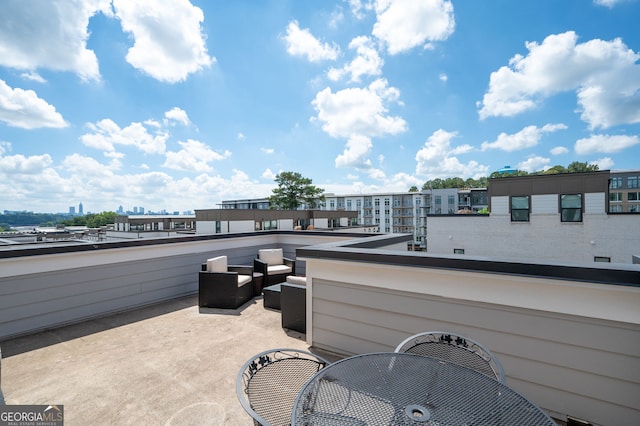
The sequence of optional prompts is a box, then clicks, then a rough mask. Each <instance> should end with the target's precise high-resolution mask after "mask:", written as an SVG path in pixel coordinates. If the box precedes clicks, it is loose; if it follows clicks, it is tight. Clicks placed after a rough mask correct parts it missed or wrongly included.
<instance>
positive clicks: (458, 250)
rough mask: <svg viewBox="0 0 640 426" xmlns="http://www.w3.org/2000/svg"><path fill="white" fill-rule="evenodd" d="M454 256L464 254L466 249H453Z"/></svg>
mask: <svg viewBox="0 0 640 426" xmlns="http://www.w3.org/2000/svg"><path fill="white" fill-rule="evenodd" d="M453 254H464V249H456V248H454V249H453Z"/></svg>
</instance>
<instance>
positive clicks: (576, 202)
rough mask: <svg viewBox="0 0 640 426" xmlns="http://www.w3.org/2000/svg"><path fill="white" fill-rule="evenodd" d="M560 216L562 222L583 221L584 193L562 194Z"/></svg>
mask: <svg viewBox="0 0 640 426" xmlns="http://www.w3.org/2000/svg"><path fill="white" fill-rule="evenodd" d="M560 218H561V219H560V220H561V221H562V222H582V194H565V195H561V196H560Z"/></svg>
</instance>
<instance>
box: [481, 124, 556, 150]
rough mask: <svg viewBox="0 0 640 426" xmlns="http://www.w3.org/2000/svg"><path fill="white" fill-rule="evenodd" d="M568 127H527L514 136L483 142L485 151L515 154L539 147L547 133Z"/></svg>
mask: <svg viewBox="0 0 640 426" xmlns="http://www.w3.org/2000/svg"><path fill="white" fill-rule="evenodd" d="M566 128H567V126H566V125H564V124H562V123H559V124H545V125H544V126H542V127H536V126H527V127H525V128H524V129H522V130H520V131H519V132H517V133H514V134H511V135H509V134H506V133H500V134H499V135H498V138H497V139H496V140H495V141H493V142H482V145H481V148H482V150H483V151H486V150H488V149H500V150H502V151H507V152H513V151H519V150H522V149H526V148H531V147H534V146H536V145H538V142H540V139H541V138H542V136H543V135H544V134H545V133H553V132H556V131H558V130H565V129H566Z"/></svg>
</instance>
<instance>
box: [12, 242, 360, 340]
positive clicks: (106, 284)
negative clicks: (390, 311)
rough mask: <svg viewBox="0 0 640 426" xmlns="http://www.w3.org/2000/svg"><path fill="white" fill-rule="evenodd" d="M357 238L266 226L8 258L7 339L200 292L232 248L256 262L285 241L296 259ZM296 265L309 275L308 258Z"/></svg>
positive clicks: (235, 257) (239, 259)
mask: <svg viewBox="0 0 640 426" xmlns="http://www.w3.org/2000/svg"><path fill="white" fill-rule="evenodd" d="M351 238H354V236H353V235H344V234H334V233H315V234H312V233H305V235H296V234H278V233H270V232H264V233H254V234H252V235H250V236H246V237H244V236H242V234H240V235H239V236H237V237H233V238H212V239H203V240H196V241H186V240H184V242H183V240H182V239H174V240H172V242H169V243H164V244H155V245H154V244H149V245H140V242H139V241H135V242H131V243H132V244H131V245H128V243H123V247H121V248H108V249H104V250H102V249H95V250H89V251H80V252H66V253H65V252H62V250H61V252H60V253H52V254H43V255H24V256H19V257H13V258H3V259H0V340H2V339H6V338H10V337H15V336H17V335H21V334H27V333H33V332H37V331H41V330H44V329H50V328H55V327H58V326H62V325H65V324H70V323H73V322H78V321H82V320H85V319H88V318H92V317H97V316H103V315H108V314H111V313H114V312H118V311H122V310H126V309H132V308H136V307H139V306H143V305H147V304H152V303H156V302H160V301H163V300H167V299H172V298H176V297H181V296H184V295H187V294H193V293H197V291H198V272H199V271H200V267H201V264H202V263H203V262H205V261H206V259H208V258H211V257H215V256H222V255H226V256H227V257H228V263H229V264H233V265H252V264H253V259H255V258H256V256H257V254H258V250H259V249H260V248H282V249H283V252H284V255H285V257H289V258H292V259H295V258H296V248H298V247H301V246H308V245H313V244H321V243H325V242H332V241H343V240H347V239H351ZM97 247H99V245H98V246H97ZM296 266H297V268H296V269H297V273H298V274H299V275H304V273H305V263H304V261H303V260H300V261H298V262H296Z"/></svg>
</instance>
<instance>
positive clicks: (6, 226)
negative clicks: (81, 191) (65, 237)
mask: <svg viewBox="0 0 640 426" xmlns="http://www.w3.org/2000/svg"><path fill="white" fill-rule="evenodd" d="M116 216H117V214H116V212H102V213H89V214H86V215H83V216H74V217H72V218H69V215H68V214H61V213H33V212H16V213H11V214H2V215H0V231H9V230H11V229H12V227H14V226H41V227H55V226H58V225H64V226H86V227H88V228H100V227H101V226H105V225H108V224H111V223H114V222H115V218H116Z"/></svg>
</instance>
